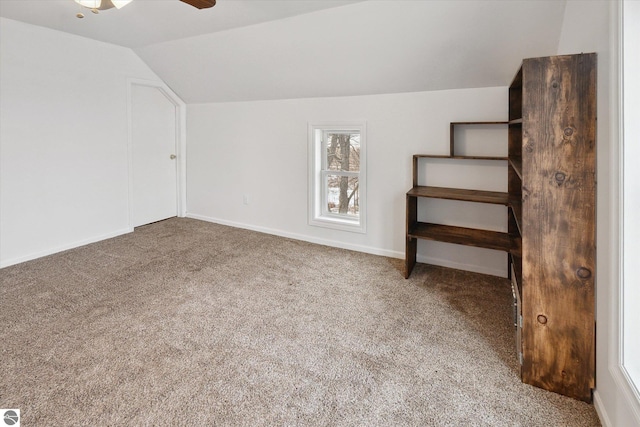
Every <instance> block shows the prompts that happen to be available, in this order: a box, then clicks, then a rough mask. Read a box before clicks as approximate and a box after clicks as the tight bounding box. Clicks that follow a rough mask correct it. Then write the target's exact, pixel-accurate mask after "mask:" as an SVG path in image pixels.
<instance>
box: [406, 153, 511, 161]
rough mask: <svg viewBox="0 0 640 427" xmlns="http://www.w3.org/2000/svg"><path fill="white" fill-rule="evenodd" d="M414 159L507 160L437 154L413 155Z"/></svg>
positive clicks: (504, 158)
mask: <svg viewBox="0 0 640 427" xmlns="http://www.w3.org/2000/svg"><path fill="white" fill-rule="evenodd" d="M413 157H414V158H427V159H455V160H509V158H508V157H499V156H450V155H438V154H414V155H413Z"/></svg>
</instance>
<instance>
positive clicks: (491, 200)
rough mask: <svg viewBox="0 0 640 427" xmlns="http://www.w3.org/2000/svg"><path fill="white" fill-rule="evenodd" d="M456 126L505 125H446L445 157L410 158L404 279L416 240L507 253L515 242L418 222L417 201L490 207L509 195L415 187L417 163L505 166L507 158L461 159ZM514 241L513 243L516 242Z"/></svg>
mask: <svg viewBox="0 0 640 427" xmlns="http://www.w3.org/2000/svg"><path fill="white" fill-rule="evenodd" d="M460 125H480V126H482V125H507V122H498V121H496V122H452V123H451V124H450V148H449V155H431V154H414V155H413V187H412V188H411V190H409V191H408V192H407V195H406V198H407V228H406V251H405V278H408V277H409V276H410V275H411V272H412V271H413V268H414V267H415V264H416V252H417V244H418V243H417V242H418V239H424V240H436V241H439V242H447V243H455V244H458V245H465V246H475V247H479V248H487V249H495V250H499V251H505V252H510V251H511V250H512V249H513V247H514V245H515V246H518V245H519V239H517V238H516V239H515V240H514V238H512V237H511V236H510V235H509V233H503V232H498V231H491V230H481V229H474V228H466V227H456V226H451V225H441V224H432V223H428V222H420V221H418V199H420V198H431V199H445V200H458V201H465V202H474V203H487V204H494V205H503V206H508V205H509V193H505V192H497V191H482V190H469V189H462V188H446V187H433V186H424V185H418V167H419V160H420V159H424V158H428V159H454V160H476V161H477V160H481V161H490V162H493V161H502V162H506V161H507V160H508V158H507V157H500V156H463V155H458V154H456V151H455V141H454V139H455V138H454V134H455V126H460ZM516 240H517V241H516Z"/></svg>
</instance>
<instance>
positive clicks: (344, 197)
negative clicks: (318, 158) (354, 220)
mask: <svg viewBox="0 0 640 427" xmlns="http://www.w3.org/2000/svg"><path fill="white" fill-rule="evenodd" d="M326 184H327V187H326V188H327V211H328V212H330V213H333V214H340V215H348V216H354V217H357V216H358V214H359V213H360V193H359V191H358V190H359V185H358V178H357V177H351V178H350V177H346V176H339V175H327V183H326Z"/></svg>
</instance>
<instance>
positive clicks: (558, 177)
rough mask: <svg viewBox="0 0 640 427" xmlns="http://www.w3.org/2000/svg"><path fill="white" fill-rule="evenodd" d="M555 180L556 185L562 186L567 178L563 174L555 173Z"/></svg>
mask: <svg viewBox="0 0 640 427" xmlns="http://www.w3.org/2000/svg"><path fill="white" fill-rule="evenodd" d="M555 179H556V182H557V183H558V184H562V183H563V182H564V180H565V179H567V176H566V175H565V174H564V173H563V172H556V174H555Z"/></svg>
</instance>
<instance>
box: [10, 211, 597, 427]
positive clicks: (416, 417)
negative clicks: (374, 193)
mask: <svg viewBox="0 0 640 427" xmlns="http://www.w3.org/2000/svg"><path fill="white" fill-rule="evenodd" d="M401 266H402V262H401V261H400V260H393V259H388V258H383V257H377V256H372V255H367V254H362V253H356V252H350V251H346V250H340V249H334V248H328V247H324V246H318V245H313V244H309V243H304V242H299V241H295V240H289V239H284V238H280V237H275V236H270V235H265V234H260V233H255V232H251V231H246V230H241V229H234V228H230V227H225V226H220V225H215V224H209V223H205V222H201V221H196V220H190V219H171V220H167V221H163V222H160V223H156V224H151V225H148V226H145V227H140V228H138V229H136V231H135V232H134V233H131V234H128V235H125V236H121V237H117V238H114V239H110V240H106V241H103V242H99V243H96V244H92V245H88V246H84V247H82V248H77V249H74V250H70V251H66V252H63V253H60V254H56V255H52V256H49V257H45V258H41V259H38V260H35V261H30V262H27V263H24V264H20V265H16V266H13V267H8V268H5V269H3V270H0V278H1V286H0V344H1V347H0V356H1V369H0V372H1V373H0V408H19V409H21V411H22V423H23V424H22V425H23V426H62V425H64V426H75V425H86V426H116V425H117V426H120V425H127V426H130V425H131V426H144V425H149V426H208V425H219V426H266V425H279V426H293V425H299V426H316V425H318V426H334V425H335V426H527V427H529V426H596V425H599V423H598V419H597V416H596V414H595V411H594V409H593V406H591V405H587V404H585V403H582V402H579V401H576V400H572V399H569V398H565V397H562V396H559V395H557V394H554V393H550V392H546V391H544V390H540V389H537V388H534V387H531V386H528V385H524V384H522V383H521V382H520V381H519V379H518V374H517V367H516V366H517V365H516V359H515V355H514V336H513V328H512V312H511V290H510V287H509V282H508V281H507V280H505V279H499V278H495V277H490V276H484V275H480V274H474V273H466V272H461V271H457V270H450V269H445V268H438V267H431V266H425V265H418V266H417V267H416V269H415V270H414V273H413V274H412V276H411V278H410V279H409V280H405V279H404V278H403V277H402V271H401V268H402V267H401Z"/></svg>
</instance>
